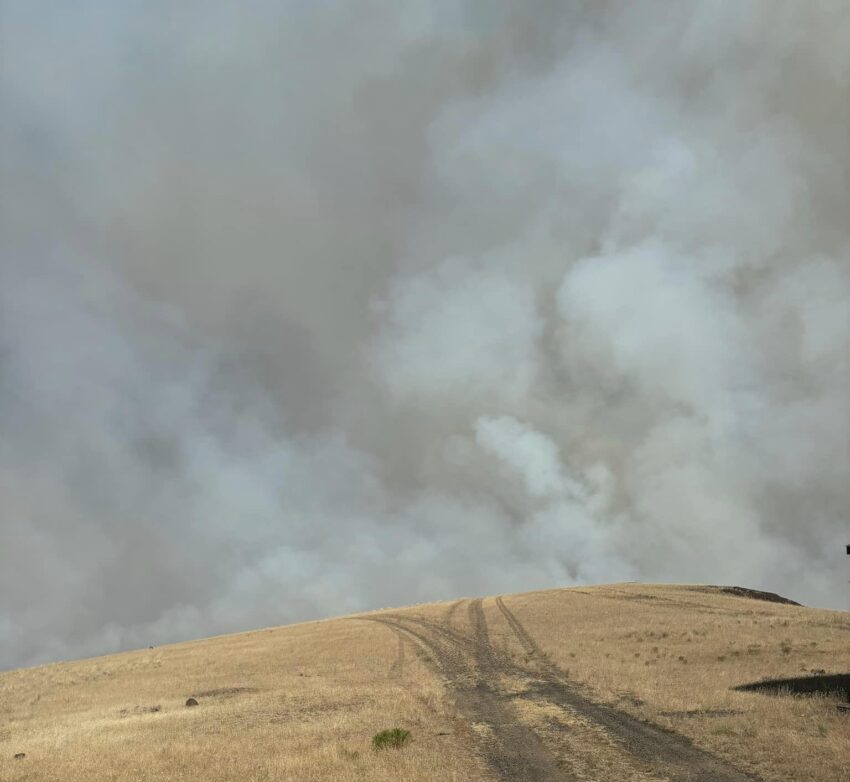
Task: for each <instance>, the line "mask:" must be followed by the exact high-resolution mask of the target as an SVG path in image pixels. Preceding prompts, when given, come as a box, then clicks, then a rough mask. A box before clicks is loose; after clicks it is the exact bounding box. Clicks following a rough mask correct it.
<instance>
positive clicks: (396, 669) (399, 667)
mask: <svg viewBox="0 0 850 782" xmlns="http://www.w3.org/2000/svg"><path fill="white" fill-rule="evenodd" d="M394 632H395V634H396V637H397V638H398V650H397V651H396V658H395V660H394V661H393V664H392V665H391V666H390V673H392V674H393V675H394V676H396V677H398V678H399V679H400V678H402V677H403V676H404V645H405V639H404V634H403V633H401V632H400V631H397V630H396V631H394Z"/></svg>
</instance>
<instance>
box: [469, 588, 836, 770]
mask: <svg viewBox="0 0 850 782" xmlns="http://www.w3.org/2000/svg"><path fill="white" fill-rule="evenodd" d="M505 604H506V605H507V606H508V607H509V608H510V610H511V611H512V612H513V613H514V614H515V615H516V616H517V618H518V619H519V620H520V621H521V622H522V623H523V625H524V627H525V629H526V630H527V631H528V633H529V634H530V635H531V636H532V637H533V638H534V639H535V641H536V642H537V643H538V645H539V646H540V647H541V649H542V650H543V651H544V652H545V653H546V654H547V656H548V657H549V658H550V659H551V660H552V661H553V662H554V663H555V664H556V665H558V666H559V667H560V668H562V669H563V670H568V671H569V678H570V679H572V680H574V681H577V682H580V683H581V684H582V685H583V686H584V688H585V691H586V692H587V693H588V694H590V695H591V696H592V697H593V698H594V699H596V700H599V701H602V702H606V703H609V704H612V705H615V706H616V707H617V708H619V709H621V710H623V711H627V712H629V713H631V714H634V715H635V716H638V717H641V718H644V719H647V720H650V721H652V722H655V723H656V724H659V725H663V726H666V727H669V728H672V729H673V730H675V731H677V732H678V733H682V734H684V735H686V736H688V737H689V738H691V739H692V740H693V741H694V743H695V744H697V745H698V746H701V747H704V748H705V749H707V750H709V751H711V752H713V753H715V754H716V755H719V756H721V757H725V758H727V759H729V760H730V761H732V762H733V763H735V764H736V765H737V766H738V767H739V768H743V769H747V770H750V771H753V772H755V773H757V774H758V775H759V776H761V777H762V778H763V779H766V780H771V782H773V781H774V780H775V781H776V782H779V781H780V780H828V781H829V782H838V780H850V717H848V716H847V715H846V714H842V713H840V712H839V711H838V710H837V709H836V708H835V704H836V703H837V702H838V701H839V699H838V698H835V697H829V696H820V697H804V696H773V695H767V694H762V693H754V692H737V691H734V690H732V689H730V688H731V687H734V686H736V685H739V684H745V683H749V682H754V681H758V680H761V679H770V678H786V677H787V678H791V677H796V676H805V675H807V673H808V672H810V671H812V670H818V669H822V670H826V671H827V672H829V673H850V614H848V613H847V612H840V611H825V610H817V609H812V608H803V607H797V606H792V605H784V604H780V603H771V602H764V601H760V600H750V599H743V598H741V597H737V596H733V595H729V594H723V593H719V592H714V591H711V590H705V591H702V590H701V588H700V587H688V586H679V585H675V586H674V585H647V584H615V585H609V586H599V587H587V588H578V589H561V590H552V591H546V592H532V593H528V594H523V595H516V596H513V597H507V598H505ZM485 610H486V612H487V619H488V622H489V625H490V637H491V640H492V641H493V643H494V644H496V645H499V644H502V645H504V648H506V649H508V650H509V652H510V653H511V654H513V655H516V656H518V657H519V656H522V655H524V651H523V649H522V648H521V647H520V645H519V644H518V643H517V641H516V638H515V637H514V635H513V633H512V632H511V630H510V628H509V626H508V625H507V623H506V622H505V621H504V619H503V617H502V616H501V615H500V612H499V611H498V610H497V608H496V607H495V606H494V605H492V603H491V602H490V601H485ZM699 712H702V714H700V713H699Z"/></svg>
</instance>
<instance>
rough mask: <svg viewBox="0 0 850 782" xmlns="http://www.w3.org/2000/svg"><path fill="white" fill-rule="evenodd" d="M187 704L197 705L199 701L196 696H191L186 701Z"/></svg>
mask: <svg viewBox="0 0 850 782" xmlns="http://www.w3.org/2000/svg"><path fill="white" fill-rule="evenodd" d="M186 705H187V706H197V705H198V702H197V701H196V700H195V699H194V698H189V700H187V701H186Z"/></svg>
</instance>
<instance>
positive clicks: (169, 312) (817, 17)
mask: <svg viewBox="0 0 850 782" xmlns="http://www.w3.org/2000/svg"><path fill="white" fill-rule="evenodd" d="M848 40H850V9H848V7H847V6H846V4H844V3H842V2H838V1H837V0H836V2H820V3H805V4H804V3H798V2H781V1H775V2H767V1H765V2H741V3H735V4H732V3H720V2H717V3H715V2H706V3H701V4H699V5H698V6H693V5H691V4H678V3H670V2H654V1H653V0H645V1H643V2H639V3H626V2H613V1H612V2H598V1H595V2H570V3H560V2H558V3H556V2H546V1H544V0H540V1H539V2H530V3H525V4H522V6H521V7H520V6H517V5H516V4H515V3H507V2H492V3H487V4H476V3H464V2H462V3H449V2H438V1H437V0H435V1H434V2H413V3H405V4H403V7H397V6H395V5H394V4H384V3H373V2H358V3H336V2H317V3H304V2H297V0H292V2H287V3H270V2H265V1H264V0H257V2H253V3H230V2H219V3H208V2H203V3H202V2H192V1H187V2H180V3H171V2H150V1H146V2H141V1H140V0H139V1H136V0H128V2H122V3H115V4H110V3H98V2H94V0H89V1H87V2H81V3H75V4H73V6H71V5H70V4H65V3H58V2H45V3H32V2H25V1H24V0H0V60H1V61H0V66H1V67H0V177H2V178H0V668H9V667H14V666H18V665H25V664H33V663H38V662H43V661H50V660H57V659H66V658H71V657H78V656H83V655H91V654H102V653H108V652H113V651H118V650H121V649H127V648H134V647H139V646H146V645H148V644H156V643H163V642H167V641H172V640H180V639H186V638H192V637H198V636H205V635H211V634H217V633H222V632H228V631H234V630H240V629H251V628H254V627H257V626H262V625H277V624H282V623H285V622H289V621H295V620H301V619H311V618H318V617H323V616H328V615H338V614H346V613H350V612H354V611H359V610H364V609H370V608H375V607H380V606H387V605H402V604H406V603H412V602H419V601H432V600H439V599H448V598H452V597H456V596H461V595H471V594H493V593H504V592H513V591H521V590H531V589H536V588H545V587H555V586H567V585H572V584H581V583H591V582H605V581H625V580H646V581H674V582H675V581H682V582H705V583H730V584H731V583H735V584H741V585H744V586H748V587H753V588H762V589H768V590H770V591H777V592H780V593H783V594H787V595H788V596H789V597H792V598H794V599H796V600H800V601H802V602H804V603H807V604H811V605H817V606H824V607H833V608H846V607H847V593H846V590H847V583H846V582H847V572H846V563H845V561H844V560H845V559H846V557H844V551H843V545H844V543H846V542H848V541H847V540H845V538H847V531H848V517H850V413H848V410H849V409H850V405H849V404H848V394H850V391H848V389H850V358H848V357H850V134H848V128H850V47H847V45H846V43H847V41H848Z"/></svg>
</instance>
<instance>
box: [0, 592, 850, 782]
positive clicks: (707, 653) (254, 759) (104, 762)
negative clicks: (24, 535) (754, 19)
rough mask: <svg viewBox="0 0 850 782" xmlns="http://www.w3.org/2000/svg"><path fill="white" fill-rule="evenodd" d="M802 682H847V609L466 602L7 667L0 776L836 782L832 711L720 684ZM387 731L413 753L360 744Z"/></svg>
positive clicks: (598, 597)
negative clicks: (834, 677)
mask: <svg viewBox="0 0 850 782" xmlns="http://www.w3.org/2000/svg"><path fill="white" fill-rule="evenodd" d="M813 671H823V672H826V673H848V672H850V614H848V613H845V612H835V611H824V610H816V609H810V608H803V607H798V606H794V605H787V604H783V603H777V602H769V601H766V600H761V599H752V598H750V597H746V596H740V595H735V594H730V593H726V592H723V591H720V590H719V589H716V588H711V587H697V586H661V585H638V584H619V585H610V586H599V587H583V588H573V589H560V590H551V591H545V592H533V593H527V594H522V595H515V596H506V597H504V598H485V599H483V600H459V601H456V602H453V603H441V604H433V605H427V606H415V607H411V608H406V609H399V610H392V611H380V612H374V613H371V614H364V615H360V616H356V617H346V618H342V619H333V620H327V621H322V622H312V623H307V624H300V625H293V626H290V627H281V628H276V629H265V630H258V631H255V632H251V633H242V634H237V635H230V636H223V637H219V638H210V639H206V640H202V641H194V642H189V643H182V644H176V645H171V646H165V647H158V648H155V649H144V650H140V651H135V652H128V653H124V654H119V655H112V656H108V657H100V658H94V659H90V660H82V661H78V662H72V663H60V664H55V665H45V666H40V667H37V668H30V669H24V670H18V671H10V672H6V673H2V674H0V780H2V781H3V782H37V781H38V782H41V781H42V780H44V781H47V780H50V781H51V782H52V781H53V780H62V781H63V782H76V780H80V781H83V780H85V781H86V782H89V781H91V782H97V781H99V780H134V781H136V780H138V781H141V780H205V782H220V781H222V780H240V782H241V781H242V780H244V781H245V782H252V781H254V780H257V781H259V780H299V781H304V782H310V781H311V780H329V781H330V782H336V781H339V782H343V781H345V782H347V781H348V780H352V781H353V780H374V781H375V782H381V781H383V780H387V781H389V780H394V781H395V782H413V781H414V780H416V781H418V780H445V781H446V782H450V781H451V780H469V781H471V782H474V781H477V780H604V781H605V782H609V781H610V782H618V781H619V780H646V781H647V782H648V781H650V780H655V781H656V782H660V780H671V781H673V782H677V781H678V780H682V781H684V780H688V779H690V780H694V781H695V782H696V780H717V781H718V782H720V781H722V780H730V781H731V780H747V779H761V780H764V781H765V782H774V781H779V780H828V781H830V782H834V781H837V780H847V779H850V770H849V769H850V714H846V713H841V712H839V711H838V710H837V709H836V708H835V705H836V703H837V702H838V701H839V700H840V699H841V698H839V697H838V696H837V695H834V694H820V695H815V696H801V695H791V694H785V695H774V694H768V693H764V692H740V691H736V690H733V689H731V688H732V687H734V686H737V685H741V684H746V683H750V682H755V681H758V680H761V679H766V678H785V677H796V676H804V677H811V676H813V675H814V674H813V673H812V672H813ZM189 697H194V698H195V699H196V700H197V701H198V705H197V706H195V707H187V706H186V705H185V703H186V700H187V699H188V698H189ZM394 727H401V728H405V729H407V730H409V731H411V733H412V740H411V742H410V743H409V744H408V745H406V746H405V747H404V748H402V749H399V750H393V749H387V750H383V751H375V750H373V749H372V746H371V739H372V736H373V735H374V734H375V733H376V732H378V731H380V730H382V729H386V728H394ZM17 753H25V757H23V758H18V759H16V758H15V757H14V756H15V755H16V754H17Z"/></svg>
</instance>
